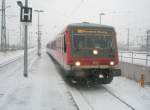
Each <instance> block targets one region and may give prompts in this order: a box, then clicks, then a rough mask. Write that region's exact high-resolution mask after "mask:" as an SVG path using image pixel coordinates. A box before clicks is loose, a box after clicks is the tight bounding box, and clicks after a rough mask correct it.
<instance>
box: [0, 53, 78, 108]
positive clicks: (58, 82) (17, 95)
mask: <svg viewBox="0 0 150 110" xmlns="http://www.w3.org/2000/svg"><path fill="white" fill-rule="evenodd" d="M16 78H17V79H19V81H18V82H17V83H18V85H17V88H16V89H15V91H14V92H12V93H10V94H9V96H8V97H7V98H5V101H4V102H5V103H4V102H3V105H1V104H0V110H76V108H75V106H74V103H73V102H72V100H70V96H69V95H68V90H67V88H66V87H65V86H64V83H63V81H62V79H61V77H60V75H59V74H58V72H57V71H56V69H55V66H54V65H53V63H52V61H51V59H50V58H49V57H48V55H45V54H44V55H43V56H42V57H39V58H38V59H37V60H36V61H35V62H34V64H33V66H32V68H31V69H30V70H29V77H28V78H24V77H21V75H18V76H16Z"/></svg>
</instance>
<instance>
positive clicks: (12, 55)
mask: <svg viewBox="0 0 150 110" xmlns="http://www.w3.org/2000/svg"><path fill="white" fill-rule="evenodd" d="M34 50H35V48H32V49H29V52H31V51H34ZM23 53H24V52H23V50H16V51H6V52H0V64H2V63H7V62H8V61H10V60H13V59H16V58H18V57H20V56H23Z"/></svg>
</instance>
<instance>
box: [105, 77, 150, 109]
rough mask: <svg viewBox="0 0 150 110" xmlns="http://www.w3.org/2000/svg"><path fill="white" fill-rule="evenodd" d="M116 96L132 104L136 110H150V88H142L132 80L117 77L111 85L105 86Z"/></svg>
mask: <svg viewBox="0 0 150 110" xmlns="http://www.w3.org/2000/svg"><path fill="white" fill-rule="evenodd" d="M104 87H106V88H107V89H108V90H110V91H112V92H113V93H114V94H115V95H116V96H119V97H120V98H121V99H122V100H124V101H125V102H127V103H128V104H130V105H131V106H132V107H134V108H135V110H150V87H149V86H145V87H140V85H139V84H138V83H137V82H135V81H132V80H129V79H126V78H124V77H116V78H114V81H113V82H112V83H111V84H109V85H104Z"/></svg>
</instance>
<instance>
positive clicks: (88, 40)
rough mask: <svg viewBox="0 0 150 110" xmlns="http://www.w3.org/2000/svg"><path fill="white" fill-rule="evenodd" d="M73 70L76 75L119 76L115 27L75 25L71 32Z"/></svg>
mask: <svg viewBox="0 0 150 110" xmlns="http://www.w3.org/2000/svg"><path fill="white" fill-rule="evenodd" d="M70 42H71V45H70V46H71V62H70V64H71V65H72V66H71V67H72V71H74V72H75V73H74V74H75V75H76V76H80V77H85V76H87V77H88V76H94V77H98V78H104V79H105V78H106V77H107V78H108V77H109V78H110V80H112V77H113V76H114V74H116V75H115V76H119V75H120V74H121V73H120V70H119V69H118V68H117V65H118V62H119V60H118V50H117V43H116V33H115V30H114V28H107V27H73V28H72V29H71V33H70Z"/></svg>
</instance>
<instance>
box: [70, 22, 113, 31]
mask: <svg viewBox="0 0 150 110" xmlns="http://www.w3.org/2000/svg"><path fill="white" fill-rule="evenodd" d="M68 27H91V28H92V27H94V28H107V29H108V28H109V29H113V30H114V27H112V26H108V25H101V24H95V23H88V22H83V23H72V24H69V25H68Z"/></svg>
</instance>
